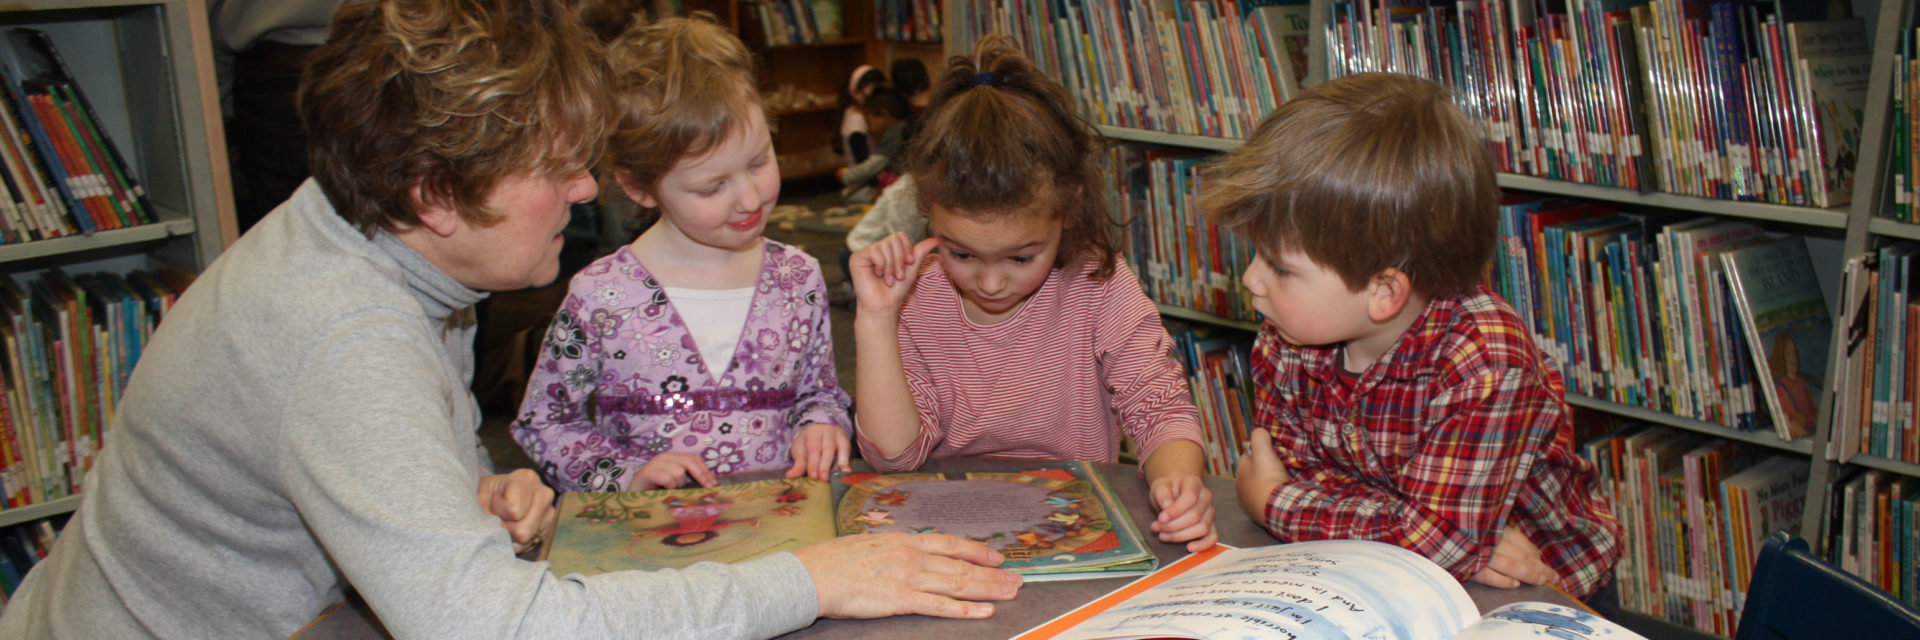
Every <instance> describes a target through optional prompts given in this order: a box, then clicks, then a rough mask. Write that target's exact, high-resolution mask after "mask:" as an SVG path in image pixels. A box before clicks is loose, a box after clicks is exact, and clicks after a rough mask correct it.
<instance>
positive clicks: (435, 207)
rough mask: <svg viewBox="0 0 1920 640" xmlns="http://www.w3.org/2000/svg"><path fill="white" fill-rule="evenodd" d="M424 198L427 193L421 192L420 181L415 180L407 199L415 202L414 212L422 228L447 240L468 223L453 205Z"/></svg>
mask: <svg viewBox="0 0 1920 640" xmlns="http://www.w3.org/2000/svg"><path fill="white" fill-rule="evenodd" d="M424 196H425V193H424V192H422V191H421V190H420V180H419V179H418V178H416V179H414V181H413V184H412V185H411V186H409V187H407V197H408V198H411V199H412V200H413V212H414V215H415V216H416V217H418V218H420V227H421V228H424V229H426V230H428V231H431V232H433V234H434V235H437V236H440V237H442V238H445V237H447V236H451V235H453V233H454V231H457V230H458V229H459V228H460V226H461V225H463V224H465V223H466V219H465V218H461V217H460V212H459V211H455V210H454V208H453V207H452V206H451V205H448V204H445V203H442V202H439V201H438V199H429V198H426V197H424Z"/></svg>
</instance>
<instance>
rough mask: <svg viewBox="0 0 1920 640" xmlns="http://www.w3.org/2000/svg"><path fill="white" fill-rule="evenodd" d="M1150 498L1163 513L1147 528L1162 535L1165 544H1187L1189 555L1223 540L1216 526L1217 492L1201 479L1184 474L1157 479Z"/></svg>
mask: <svg viewBox="0 0 1920 640" xmlns="http://www.w3.org/2000/svg"><path fill="white" fill-rule="evenodd" d="M1147 495H1148V497H1149V498H1151V499H1152V500H1153V507H1154V508H1155V509H1159V510H1160V515H1159V516H1158V517H1156V518H1154V519H1153V523H1152V524H1149V525H1147V526H1148V528H1150V529H1153V531H1154V533H1158V534H1160V541H1161V542H1185V543H1187V552H1189V553H1193V552H1199V551H1206V550H1207V549H1208V548H1209V547H1212V546H1213V543H1214V542H1216V541H1218V540H1219V539H1220V533H1219V532H1218V531H1216V530H1215V529H1214V525H1213V492H1212V491H1208V490H1207V485H1206V483H1205V482H1202V481H1201V480H1200V476H1197V475H1193V474H1190V473H1181V474H1174V475H1170V476H1166V477H1163V478H1160V479H1158V480H1154V481H1153V486H1151V487H1148V488H1147Z"/></svg>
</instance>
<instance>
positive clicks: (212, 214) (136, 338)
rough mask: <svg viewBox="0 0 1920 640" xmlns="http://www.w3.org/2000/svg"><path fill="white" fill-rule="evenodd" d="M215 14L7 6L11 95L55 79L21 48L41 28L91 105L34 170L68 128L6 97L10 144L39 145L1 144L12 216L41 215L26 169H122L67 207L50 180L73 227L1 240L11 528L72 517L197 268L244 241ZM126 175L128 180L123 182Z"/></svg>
mask: <svg viewBox="0 0 1920 640" xmlns="http://www.w3.org/2000/svg"><path fill="white" fill-rule="evenodd" d="M206 20H207V8H206V6H205V3H204V2H203V1H202V0H29V1H26V2H17V3H11V4H8V5H7V6H6V7H4V8H0V32H4V33H6V34H7V36H8V38H7V39H8V44H10V45H12V48H9V50H8V51H7V52H6V54H4V55H0V59H3V60H5V61H6V62H7V65H8V69H7V75H8V77H9V79H10V80H11V81H12V86H11V87H10V88H11V89H12V90H13V91H14V92H15V93H13V94H11V95H14V96H19V95H26V94H30V93H34V92H36V91H42V92H44V91H46V89H45V88H44V87H45V86H46V84H45V82H44V78H45V77H46V76H44V75H38V74H36V72H35V68H36V66H37V65H36V64H35V63H34V62H33V61H31V60H27V59H25V58H23V57H22V54H21V53H20V49H19V48H20V47H21V46H22V45H21V43H20V42H19V41H18V40H16V38H20V37H22V34H24V33H31V32H22V31H16V30H17V29H28V30H37V31H39V32H41V33H44V34H45V36H46V38H47V40H48V41H50V42H51V43H52V45H53V47H54V49H55V50H57V52H58V54H59V56H60V57H59V60H60V62H59V64H60V66H63V67H65V72H64V74H63V75H64V76H65V79H66V80H69V81H70V83H71V85H72V86H74V87H77V88H78V89H79V90H80V93H81V95H80V98H82V100H79V101H76V102H84V103H85V104H86V107H87V108H86V113H85V118H86V121H84V122H83V121H81V120H80V119H79V118H80V117H81V116H80V113H81V111H79V110H75V111H69V112H68V113H69V114H72V115H71V116H70V117H72V118H75V119H74V120H71V121H70V122H71V123H72V124H71V125H70V126H72V127H73V128H72V129H69V130H68V133H67V134H64V135H70V136H72V137H69V138H67V142H68V145H67V146H66V147H65V148H64V149H63V150H62V152H63V153H62V154H56V153H48V154H47V156H48V159H44V160H39V161H36V160H34V159H33V158H32V157H30V156H29V155H22V154H32V153H40V149H42V147H40V146H31V145H30V143H27V142H24V141H27V140H34V139H36V138H34V136H35V135H54V136H57V135H63V134H60V133H59V132H51V131H48V130H44V129H43V130H42V131H39V132H30V131H26V130H25V128H26V127H28V126H32V125H26V124H21V121H19V120H14V119H13V118H18V117H19V116H20V115H21V111H19V109H18V107H17V106H16V105H18V104H20V103H18V102H13V101H11V100H9V101H8V102H7V105H8V107H7V108H8V112H7V116H8V119H7V121H8V122H9V125H8V127H7V129H6V131H5V133H6V136H7V137H8V138H10V139H12V140H17V141H22V142H18V143H17V144H18V145H29V146H8V147H5V148H4V150H0V153H6V154H7V156H8V157H7V160H6V163H5V164H6V165H7V167H8V169H7V171H8V173H7V176H6V180H5V184H6V185H7V187H8V191H7V194H8V196H7V197H8V198H9V199H10V200H11V202H9V203H8V204H9V205H13V207H12V208H11V209H9V211H11V212H12V213H14V214H16V215H21V214H24V215H33V214H32V212H31V211H29V209H28V205H29V204H31V201H34V200H35V198H34V197H33V196H32V195H31V192H32V190H33V187H32V186H27V184H26V183H30V182H33V180H34V177H33V174H32V171H33V169H29V168H28V166H27V164H26V163H36V164H35V166H37V167H39V170H42V171H44V170H46V169H47V167H48V166H50V165H48V164H47V163H48V162H57V161H58V160H59V159H62V158H64V159H65V160H66V161H67V164H66V165H65V167H66V168H72V167H74V166H86V165H87V164H88V163H89V162H94V163H96V164H94V165H93V166H95V167H108V165H104V164H99V162H100V159H102V158H105V157H107V155H110V154H117V155H118V158H115V160H117V161H119V162H124V166H123V167H120V166H114V167H110V168H104V169H102V171H105V172H106V173H105V174H104V175H106V176H108V178H107V179H108V180H109V182H96V183H95V187H96V188H97V189H99V190H97V191H93V192H90V193H92V194H93V195H91V196H89V195H87V193H88V192H81V191H79V190H77V188H76V191H74V192H72V193H71V196H72V199H71V200H67V199H66V197H67V196H69V192H66V191H61V190H59V189H56V188H53V185H51V184H50V183H46V182H42V183H41V184H40V186H42V187H46V188H47V190H46V191H43V192H41V193H42V194H43V197H40V198H39V199H38V201H39V202H41V203H43V204H44V203H47V202H49V199H55V200H63V201H64V203H63V204H65V205H71V206H72V208H71V209H68V210H67V211H68V216H69V217H66V218H60V217H57V216H56V217H45V216H43V217H41V218H39V219H38V222H29V223H27V225H28V226H26V227H23V226H22V225H21V224H19V222H20V220H22V219H24V218H15V217H9V218H8V219H7V222H8V223H9V230H10V231H13V232H14V233H12V234H11V235H9V237H8V238H7V241H6V242H5V243H0V270H3V271H4V272H5V273H4V275H0V280H4V282H0V313H3V314H4V316H5V317H4V318H3V319H0V320H3V321H4V322H3V323H0V338H4V344H3V346H0V349H4V351H0V356H4V360H5V362H4V370H0V381H4V393H0V400H3V401H4V402H5V406H4V407H0V465H4V468H0V483H4V484H3V488H0V491H4V494H5V495H4V496H0V497H4V499H5V502H4V504H5V505H6V506H8V507H10V508H6V509H4V510H0V526H9V525H14V524H21V523H29V522H32V521H35V520H39V519H43V518H47V517H50V516H54V515H58V514H62V513H67V512H70V511H72V510H73V509H74V508H76V506H77V505H78V504H79V500H80V497H79V494H80V492H81V487H80V480H81V478H82V477H83V474H84V473H85V470H86V468H87V465H88V464H89V463H90V460H91V456H92V454H93V452H94V451H97V450H98V447H99V446H100V442H101V437H102V436H103V435H104V433H105V432H106V431H107V430H109V429H110V428H111V426H112V425H111V424H110V419H109V417H110V416H111V412H112V406H113V402H114V400H115V399H116V396H117V394H118V393H119V391H120V390H121V389H122V388H123V387H124V385H125V381H126V379H125V376H126V374H127V373H128V372H130V371H131V370H132V367H133V363H134V362H135V361H137V360H138V357H139V344H140V343H141V341H142V340H144V338H145V337H146V336H147V335H149V334H150V333H151V331H152V329H153V327H154V326H155V325H157V324H158V322H159V319H160V315H161V313H162V311H163V310H164V307H165V305H166V304H169V303H170V301H171V296H173V295H177V293H178V289H183V288H184V287H185V284H186V282H189V281H190V279H191V276H190V275H189V274H191V273H194V272H198V271H200V270H201V269H203V268H205V267H206V266H207V265H208V264H209V263H211V262H212V261H213V259H214V258H215V257H216V256H218V255H219V254H220V252H221V250H222V249H223V248H224V247H226V246H227V245H228V244H230V243H231V242H232V241H233V240H234V239H235V237H236V236H237V230H236V228H235V224H234V213H233V202H232V196H231V193H232V190H231V187H230V185H229V183H228V179H227V161H226V150H225V138H224V134H223V132H222V129H221V124H220V106H219V97H218V92H217V89H216V88H215V79H214V72H213V61H212V54H211V51H212V48H211V46H210V44H209V36H208V27H207V22H206ZM56 95H57V94H56ZM43 113H45V112H43ZM52 113H54V114H55V116H54V117H58V116H57V113H58V112H52ZM108 145H110V146H111V147H112V148H111V149H107V146H108ZM89 153H92V154H94V155H91V156H89V155H88V154H89ZM114 169H119V170H121V172H122V173H124V175H125V180H126V181H123V182H118V183H115V182H112V181H111V180H113V178H112V173H113V170H114ZM54 177H57V176H54V175H53V174H46V173H43V174H41V178H43V179H46V180H51V179H54ZM76 184H78V183H76ZM116 184H117V185H119V186H117V187H116V186H114V185H116ZM133 185H137V188H136V187H133ZM115 198H118V199H115ZM135 200H138V203H139V207H140V209H143V210H144V211H143V212H142V213H141V214H139V215H133V214H131V213H129V214H128V215H126V216H123V217H116V216H115V214H114V213H113V211H116V210H120V209H115V208H114V207H117V206H120V205H122V204H124V205H125V206H127V207H128V208H127V209H124V211H128V212H131V211H133V210H134V209H133V208H132V207H133V204H132V203H133V202H134V201H135ZM102 203H104V204H102ZM96 206H106V207H107V208H106V209H99V208H95V207H96ZM0 208H6V207H0ZM85 211H93V212H95V213H94V215H93V216H91V217H88V216H87V214H86V213H81V212H85ZM82 217H85V218H86V219H84V220H82V219H81V218H82ZM63 220H64V222H63ZM62 227H66V229H65V230H62V231H56V230H55V229H60V228H62ZM29 228H31V229H32V230H31V231H29V230H28V229H29Z"/></svg>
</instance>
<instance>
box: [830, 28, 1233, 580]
mask: <svg viewBox="0 0 1920 640" xmlns="http://www.w3.org/2000/svg"><path fill="white" fill-rule="evenodd" d="M1095 140H1097V137H1096V135H1095V134H1094V132H1093V131H1092V129H1091V127H1089V126H1087V124H1086V123H1085V122H1084V121H1082V120H1081V119H1080V118H1079V117H1078V116H1077V115H1075V113H1074V106H1073V100H1072V98H1071V97H1070V96H1069V95H1068V94H1067V92H1066V89H1065V88H1064V87H1062V86H1060V84H1059V83H1057V82H1055V81H1054V80H1052V79H1050V78H1048V77H1046V76H1044V75H1042V74H1041V73H1039V71H1037V70H1035V69H1034V68H1033V66H1032V63H1031V62H1029V61H1028V60H1027V59H1026V58H1025V57H1024V56H1023V55H1021V54H1020V53H1019V52H1018V51H1017V50H1015V49H1014V48H1013V47H1012V46H1011V44H1010V43H1009V42H1008V41H1007V40H1006V39H1005V38H989V39H986V40H983V41H982V42H981V43H980V45H979V47H978V48H977V49H976V50H975V53H974V56H973V57H972V59H971V60H968V59H965V58H956V59H955V64H954V66H953V68H952V69H950V70H949V71H948V72H947V74H946V76H945V77H943V78H942V79H941V80H940V83H939V84H938V85H937V86H936V87H935V88H934V93H933V99H932V103H931V104H930V105H929V107H928V110H927V112H926V114H925V116H924V127H923V129H922V130H921V132H920V133H919V134H918V135H916V136H915V138H914V140H913V142H912V143H911V144H910V146H909V147H908V149H907V152H906V157H905V158H904V161H905V169H906V170H907V171H908V173H909V174H910V175H912V177H913V182H914V184H915V188H916V189H917V190H918V191H919V200H920V202H921V206H922V208H923V210H924V211H925V212H926V214H927V228H928V231H929V234H930V236H931V237H929V238H927V239H926V240H925V241H922V242H920V243H919V244H913V243H912V241H910V240H908V239H907V237H906V235H905V234H894V235H893V236H890V237H888V238H886V239H885V240H882V241H880V242H877V243H874V244H873V245H870V246H868V247H867V248H865V249H862V250H861V251H859V252H858V253H855V254H854V256H853V259H852V265H851V267H852V271H853V280H854V288H855V290H856V294H857V296H858V298H859V310H858V313H857V315H856V316H855V320H854V338H855V342H856V343H857V344H858V346H859V367H858V372H857V390H858V394H859V395H858V397H859V402H858V403H856V404H855V411H856V416H855V418H856V420H855V422H856V424H857V429H856V437H855V439H856V441H857V442H858V444H859V446H860V451H861V454H862V455H863V456H864V457H865V458H866V460H867V461H868V462H869V463H870V464H872V465H873V466H874V468H876V469H881V470H904V469H913V468H917V467H919V466H920V465H921V464H922V463H924V462H926V460H927V458H929V457H954V456H999V457H1013V458H1045V459H1067V460H1076V459H1077V460H1097V461H1105V462H1113V461H1116V460H1117V459H1118V458H1119V437H1120V434H1121V433H1123V432H1124V433H1125V434H1126V435H1127V436H1129V437H1132V438H1133V439H1134V441H1135V442H1138V443H1139V444H1140V452H1141V457H1140V459H1141V465H1140V466H1141V470H1142V472H1144V474H1145V475H1146V478H1147V481H1148V483H1149V484H1150V485H1151V489H1150V495H1151V497H1152V501H1153V504H1154V507H1155V508H1157V509H1159V511H1160V513H1159V515H1158V517H1157V518H1156V519H1155V521H1154V523H1153V524H1152V526H1151V528H1152V530H1153V531H1154V532H1155V533H1157V534H1158V536H1159V539H1160V540H1161V541H1162V542H1169V543H1185V544H1186V545H1187V548H1188V549H1189V550H1190V551H1199V550H1202V549H1205V548H1207V547H1210V546H1213V543H1214V539H1215V537H1216V536H1215V533H1214V512H1213V495H1212V494H1211V493H1210V492H1208V491H1207V489H1206V487H1205V485H1204V484H1203V483H1202V482H1201V481H1200V473H1201V461H1202V454H1201V449H1200V427H1199V418H1198V416H1199V412H1198V410H1197V409H1195V408H1194V405H1193V400H1192V397H1191V396H1190V395H1189V394H1188V391H1187V384H1186V380H1185V378H1184V377H1183V376H1182V374H1181V371H1180V365H1179V364H1178V363H1177V362H1176V361H1175V360H1174V359H1173V358H1171V357H1170V354H1171V352H1172V349H1173V340H1172V338H1170V337H1168V336H1167V331H1166V329H1165V328H1164V327H1162V326H1161V325H1160V316H1159V312H1158V310H1157V309H1156V308H1155V307H1154V305H1153V303H1152V301H1150V300H1148V299H1147V297H1146V294H1144V293H1143V292H1142V291H1141V290H1140V282H1139V280H1138V279H1137V278H1135V277H1134V275H1133V273H1132V271H1130V270H1129V269H1128V268H1127V266H1126V264H1125V263H1123V262H1121V260H1120V258H1119V255H1118V252H1117V251H1116V250H1115V247H1114V238H1115V237H1116V236H1115V234H1114V229H1113V228H1112V226H1111V225H1112V224H1113V223H1112V216H1111V215H1110V214H1109V212H1108V210H1107V206H1106V203H1107V199H1106V197H1105V196H1103V195H1101V194H1100V193H1098V189H1099V188H1100V185H1101V182H1102V181H1101V180H1100V175H1099V169H1098V167H1097V166H1096V165H1095V164H1094V157H1095V151H1094V148H1095V146H1094V143H1095ZM930 253H931V254H934V255H935V256H937V257H936V259H934V260H931V261H929V260H925V258H926V257H927V255H928V254H930Z"/></svg>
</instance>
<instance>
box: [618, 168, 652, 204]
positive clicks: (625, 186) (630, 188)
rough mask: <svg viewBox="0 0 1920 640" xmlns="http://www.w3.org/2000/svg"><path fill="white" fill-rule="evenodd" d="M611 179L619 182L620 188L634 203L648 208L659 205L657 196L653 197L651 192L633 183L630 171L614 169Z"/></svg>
mask: <svg viewBox="0 0 1920 640" xmlns="http://www.w3.org/2000/svg"><path fill="white" fill-rule="evenodd" d="M613 181H614V182H618V183H620V190H621V191H623V192H626V194H627V197H628V198H632V199H633V201H634V203H636V204H639V205H640V206H642V207H645V208H648V209H652V208H655V207H659V206H660V200H659V199H658V198H655V197H653V194H652V193H649V192H647V190H646V189H642V188H640V187H639V186H638V185H635V184H634V183H633V173H632V172H630V171H627V170H626V169H614V170H613Z"/></svg>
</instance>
